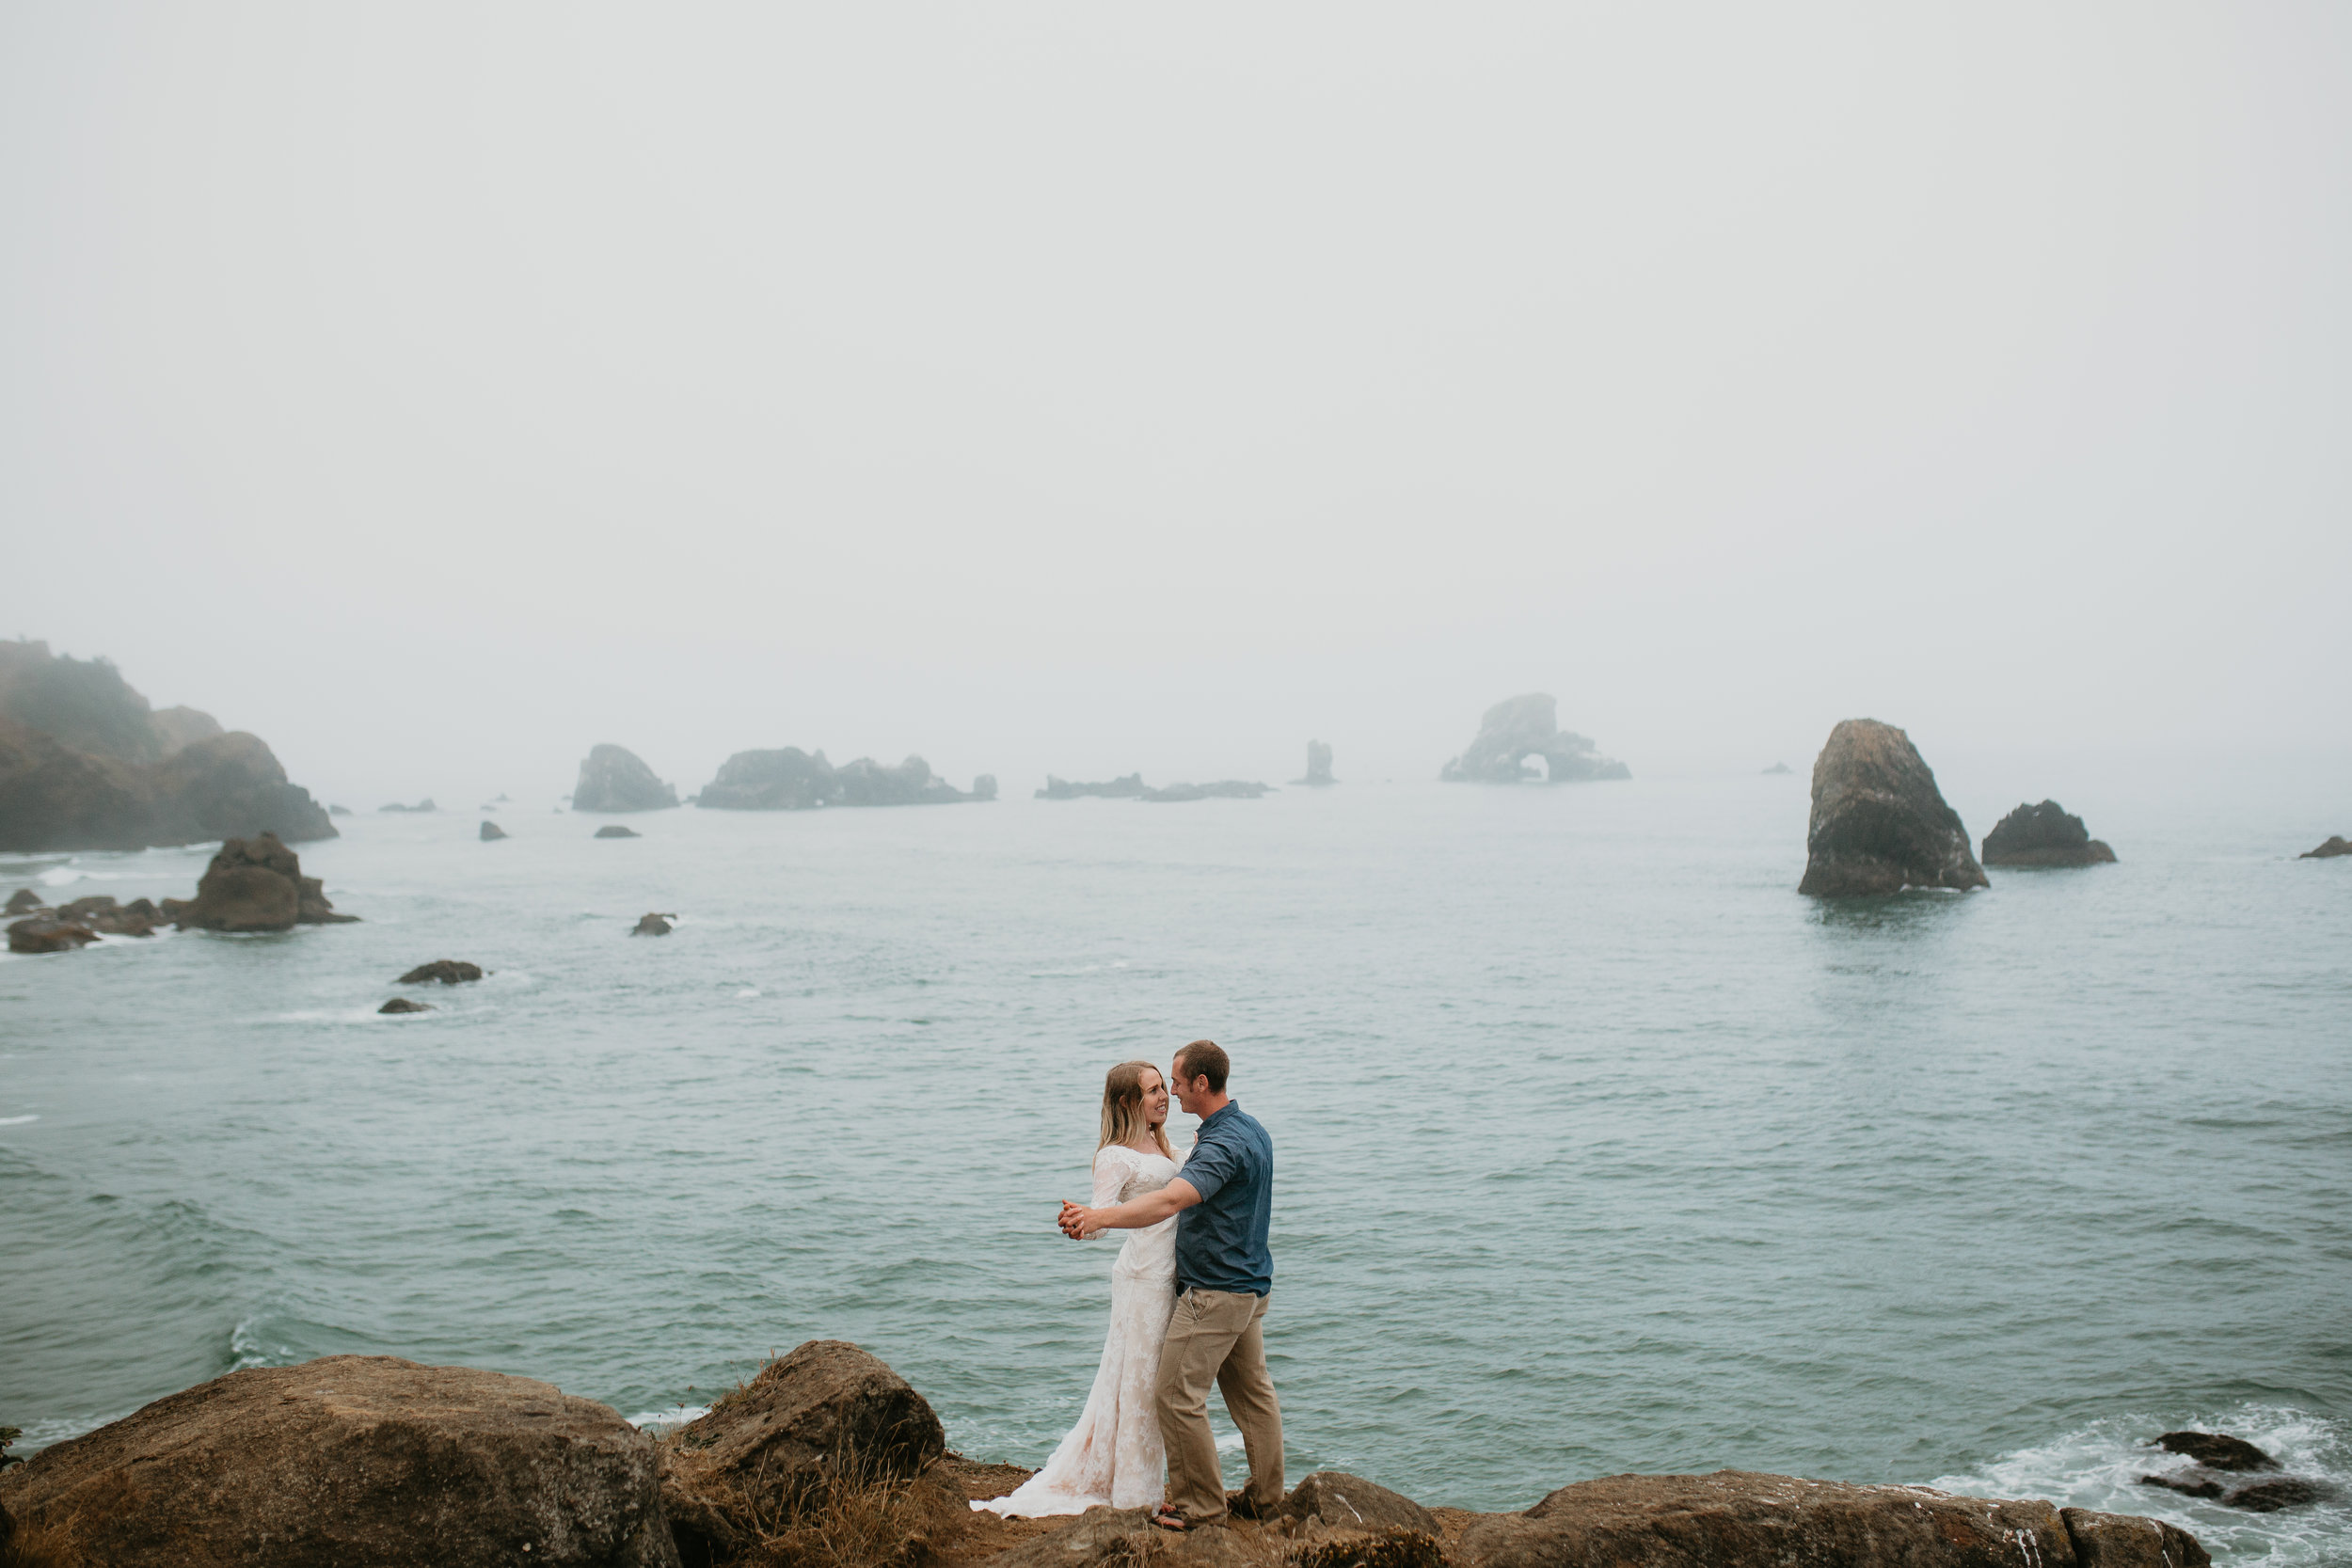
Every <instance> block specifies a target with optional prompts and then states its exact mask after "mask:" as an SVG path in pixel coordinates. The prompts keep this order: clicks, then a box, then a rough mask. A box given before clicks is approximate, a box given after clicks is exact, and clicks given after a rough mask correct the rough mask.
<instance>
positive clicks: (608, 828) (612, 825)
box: [590, 822, 645, 838]
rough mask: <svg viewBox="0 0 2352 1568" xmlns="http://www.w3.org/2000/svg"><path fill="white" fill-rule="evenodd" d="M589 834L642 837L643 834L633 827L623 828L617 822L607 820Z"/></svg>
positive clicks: (595, 835)
mask: <svg viewBox="0 0 2352 1568" xmlns="http://www.w3.org/2000/svg"><path fill="white" fill-rule="evenodd" d="M590 836H591V837H594V838H643V837H644V836H645V835H644V834H643V833H641V832H638V831H637V830H636V829H634V828H624V827H622V826H621V825H620V824H619V823H618V822H608V823H606V824H605V825H604V826H603V827H601V828H598V829H597V830H596V832H594V833H593V834H591V835H590Z"/></svg>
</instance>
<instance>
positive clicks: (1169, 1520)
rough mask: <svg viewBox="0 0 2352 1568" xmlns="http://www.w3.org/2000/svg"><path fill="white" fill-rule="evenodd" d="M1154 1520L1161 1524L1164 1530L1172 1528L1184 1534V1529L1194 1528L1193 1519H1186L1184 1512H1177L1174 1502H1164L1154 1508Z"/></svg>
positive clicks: (1160, 1526) (1153, 1521)
mask: <svg viewBox="0 0 2352 1568" xmlns="http://www.w3.org/2000/svg"><path fill="white" fill-rule="evenodd" d="M1152 1523H1153V1524H1155V1525H1157V1526H1159V1528H1162V1529H1164V1530H1171V1531H1173V1532H1175V1533H1176V1534H1178V1535H1182V1534H1184V1531H1186V1530H1188V1529H1190V1528H1192V1523H1191V1521H1190V1520H1188V1519H1186V1518H1185V1517H1184V1515H1183V1514H1181V1513H1177V1512H1176V1508H1175V1505H1174V1504H1172V1503H1162V1504H1160V1506H1159V1507H1158V1508H1157V1509H1154V1510H1153V1511H1152Z"/></svg>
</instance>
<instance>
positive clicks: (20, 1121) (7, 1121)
mask: <svg viewBox="0 0 2352 1568" xmlns="http://www.w3.org/2000/svg"><path fill="white" fill-rule="evenodd" d="M39 1120H40V1113H39V1112H38V1111H36V1112H35V1113H34V1114H33V1115H31V1116H29V1117H0V1127H22V1126H24V1124H25V1123H26V1122H28V1121H39Z"/></svg>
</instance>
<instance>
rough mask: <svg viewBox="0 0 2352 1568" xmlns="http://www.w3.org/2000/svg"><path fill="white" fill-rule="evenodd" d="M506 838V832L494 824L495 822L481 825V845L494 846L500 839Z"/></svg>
mask: <svg viewBox="0 0 2352 1568" xmlns="http://www.w3.org/2000/svg"><path fill="white" fill-rule="evenodd" d="M506 836H507V832H506V830H505V829H504V828H501V827H500V826H499V825H498V824H497V823H495V822H485V823H484V824H482V842H483V843H485V844H496V843H497V842H498V841H499V840H500V839H502V838H504V837H506Z"/></svg>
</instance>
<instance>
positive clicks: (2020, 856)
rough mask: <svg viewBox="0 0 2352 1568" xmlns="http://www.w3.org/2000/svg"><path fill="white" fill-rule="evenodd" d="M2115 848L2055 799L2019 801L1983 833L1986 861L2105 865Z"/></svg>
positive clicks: (2113, 855) (2003, 863)
mask: <svg viewBox="0 0 2352 1568" xmlns="http://www.w3.org/2000/svg"><path fill="white" fill-rule="evenodd" d="M2114 861H2115V851H2114V850H2112V849H2110V848H2108V847H2106V845H2105V844H2103V843H2101V842H2100V841H2099V840H2097V839H2095V838H2093V837H2091V836H2090V830H2089V829H2087V828H2085V827H2084V826H2083V819H2082V818H2081V817H2079V816H2072V815H2070V814H2069V813H2068V812H2067V810H2066V808H2065V807H2064V806H2061V805H2059V804H2058V802H2057V801H2056V800H2044V801H2042V803H2041V804H2040V805H2038V806H2028V805H2020V806H2019V807H2018V808H2017V809H2016V810H2015V811H2013V812H2010V814H2009V815H2008V816H2004V817H2002V818H2001V820H2000V821H1999V822H1998V823H1996V824H1995V825H1994V829H1993V831H1992V832H1989V833H1987V834H1985V835H1984V863H1985V864H1987V865H2106V864H2113V863H2114Z"/></svg>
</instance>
